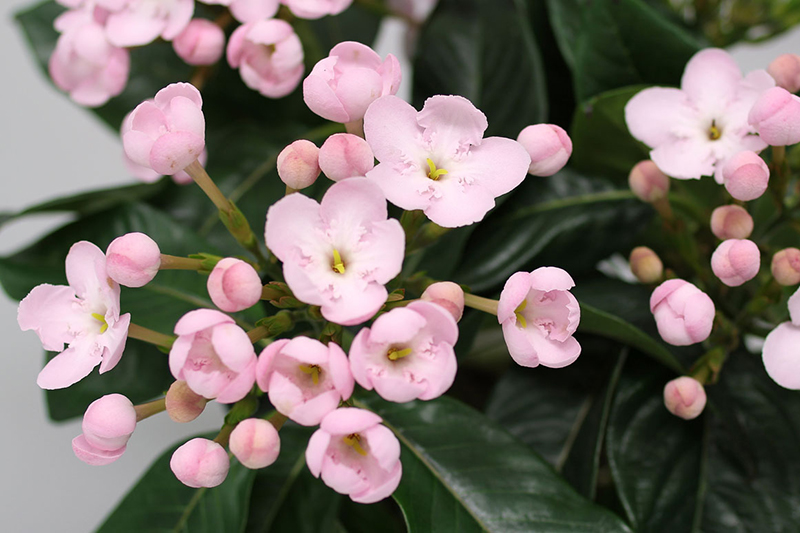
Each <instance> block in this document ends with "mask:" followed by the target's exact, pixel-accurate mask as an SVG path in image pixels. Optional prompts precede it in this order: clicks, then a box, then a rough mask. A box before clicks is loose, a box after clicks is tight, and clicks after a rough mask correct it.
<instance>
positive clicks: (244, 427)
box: [229, 418, 281, 469]
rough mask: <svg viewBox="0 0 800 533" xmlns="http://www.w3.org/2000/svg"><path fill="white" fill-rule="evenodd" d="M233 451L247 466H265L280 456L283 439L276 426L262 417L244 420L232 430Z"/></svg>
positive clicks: (254, 467) (231, 444)
mask: <svg viewBox="0 0 800 533" xmlns="http://www.w3.org/2000/svg"><path fill="white" fill-rule="evenodd" d="M229 442H230V448H231V453H232V454H233V455H235V456H236V458H237V459H238V460H239V462H240V463H242V464H243V465H244V466H246V467H247V468H253V469H256V468H264V467H267V466H269V465H271V464H272V463H274V462H275V460H276V459H277V458H278V455H279V454H280V452H281V439H280V437H279V436H278V431H277V430H276V429H275V426H273V425H272V424H270V423H269V422H268V421H266V420H262V419H260V418H248V419H247V420H242V421H241V422H239V423H238V424H236V427H235V428H234V429H233V431H232V432H231V438H230V441H229Z"/></svg>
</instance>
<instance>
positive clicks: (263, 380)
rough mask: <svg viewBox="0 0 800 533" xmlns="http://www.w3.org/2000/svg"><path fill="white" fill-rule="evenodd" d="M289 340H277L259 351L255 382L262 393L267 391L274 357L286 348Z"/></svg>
mask: <svg viewBox="0 0 800 533" xmlns="http://www.w3.org/2000/svg"><path fill="white" fill-rule="evenodd" d="M288 342H289V339H278V340H276V341H274V342H272V343H271V344H270V345H269V346H267V347H266V348H264V349H263V350H262V351H261V355H259V356H258V362H257V363H256V382H257V383H258V388H259V389H261V390H262V391H264V392H267V391H268V390H269V381H270V379H271V377H272V370H273V365H272V363H273V361H274V360H275V356H276V355H278V353H279V352H280V351H281V349H282V348H283V347H284V346H286V344H287V343H288Z"/></svg>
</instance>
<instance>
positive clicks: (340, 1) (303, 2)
mask: <svg viewBox="0 0 800 533" xmlns="http://www.w3.org/2000/svg"><path fill="white" fill-rule="evenodd" d="M281 2H282V3H283V4H284V5H285V6H286V7H288V8H289V9H290V10H291V12H292V14H293V15H294V16H295V17H297V18H301V19H318V18H321V17H324V16H325V15H338V14H339V13H341V12H342V11H344V10H345V9H347V8H348V7H350V4H352V3H353V0H313V1H311V2H309V1H308V0H281Z"/></svg>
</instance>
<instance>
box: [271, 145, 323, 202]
mask: <svg viewBox="0 0 800 533" xmlns="http://www.w3.org/2000/svg"><path fill="white" fill-rule="evenodd" d="M319 172H320V169H319V148H317V145H316V144H314V143H312V142H311V141H307V140H305V139H300V140H298V141H295V142H293V143H292V144H290V145H289V146H287V147H286V148H284V149H283V150H281V153H280V154H278V176H279V177H280V178H281V181H282V182H284V183H285V184H286V186H287V187H291V188H292V189H296V190H300V189H305V188H306V187H310V186H311V185H313V184H314V182H315V181H317V178H318V177H319Z"/></svg>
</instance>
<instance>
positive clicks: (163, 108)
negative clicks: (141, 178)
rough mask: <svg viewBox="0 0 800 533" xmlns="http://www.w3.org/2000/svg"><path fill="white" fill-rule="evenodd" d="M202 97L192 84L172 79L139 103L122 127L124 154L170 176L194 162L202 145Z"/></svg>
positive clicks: (203, 126) (203, 136) (203, 127)
mask: <svg viewBox="0 0 800 533" xmlns="http://www.w3.org/2000/svg"><path fill="white" fill-rule="evenodd" d="M202 106H203V99H202V97H201V96H200V91H198V90H197V89H196V88H195V87H194V86H193V85H191V84H189V83H173V84H171V85H167V86H166V87H165V88H163V89H161V90H160V91H158V93H156V97H155V99H154V100H152V101H150V100H147V101H145V102H142V103H141V104H139V105H138V106H137V107H136V109H134V110H133V113H132V114H131V117H130V129H127V130H126V129H124V128H123V134H122V146H123V148H125V153H126V154H127V156H128V157H129V158H130V159H131V161H133V162H134V163H136V164H137V165H141V166H143V167H147V168H152V169H153V170H155V171H156V172H158V173H159V174H164V175H167V176H171V175H172V174H176V173H178V172H180V171H181V170H183V169H184V168H186V167H187V166H189V164H190V163H192V162H194V161H195V160H196V159H197V158H198V157H199V156H200V154H201V153H202V151H203V148H205V143H206V141H205V135H206V122H205V117H204V116H203V111H202V110H201V109H202Z"/></svg>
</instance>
